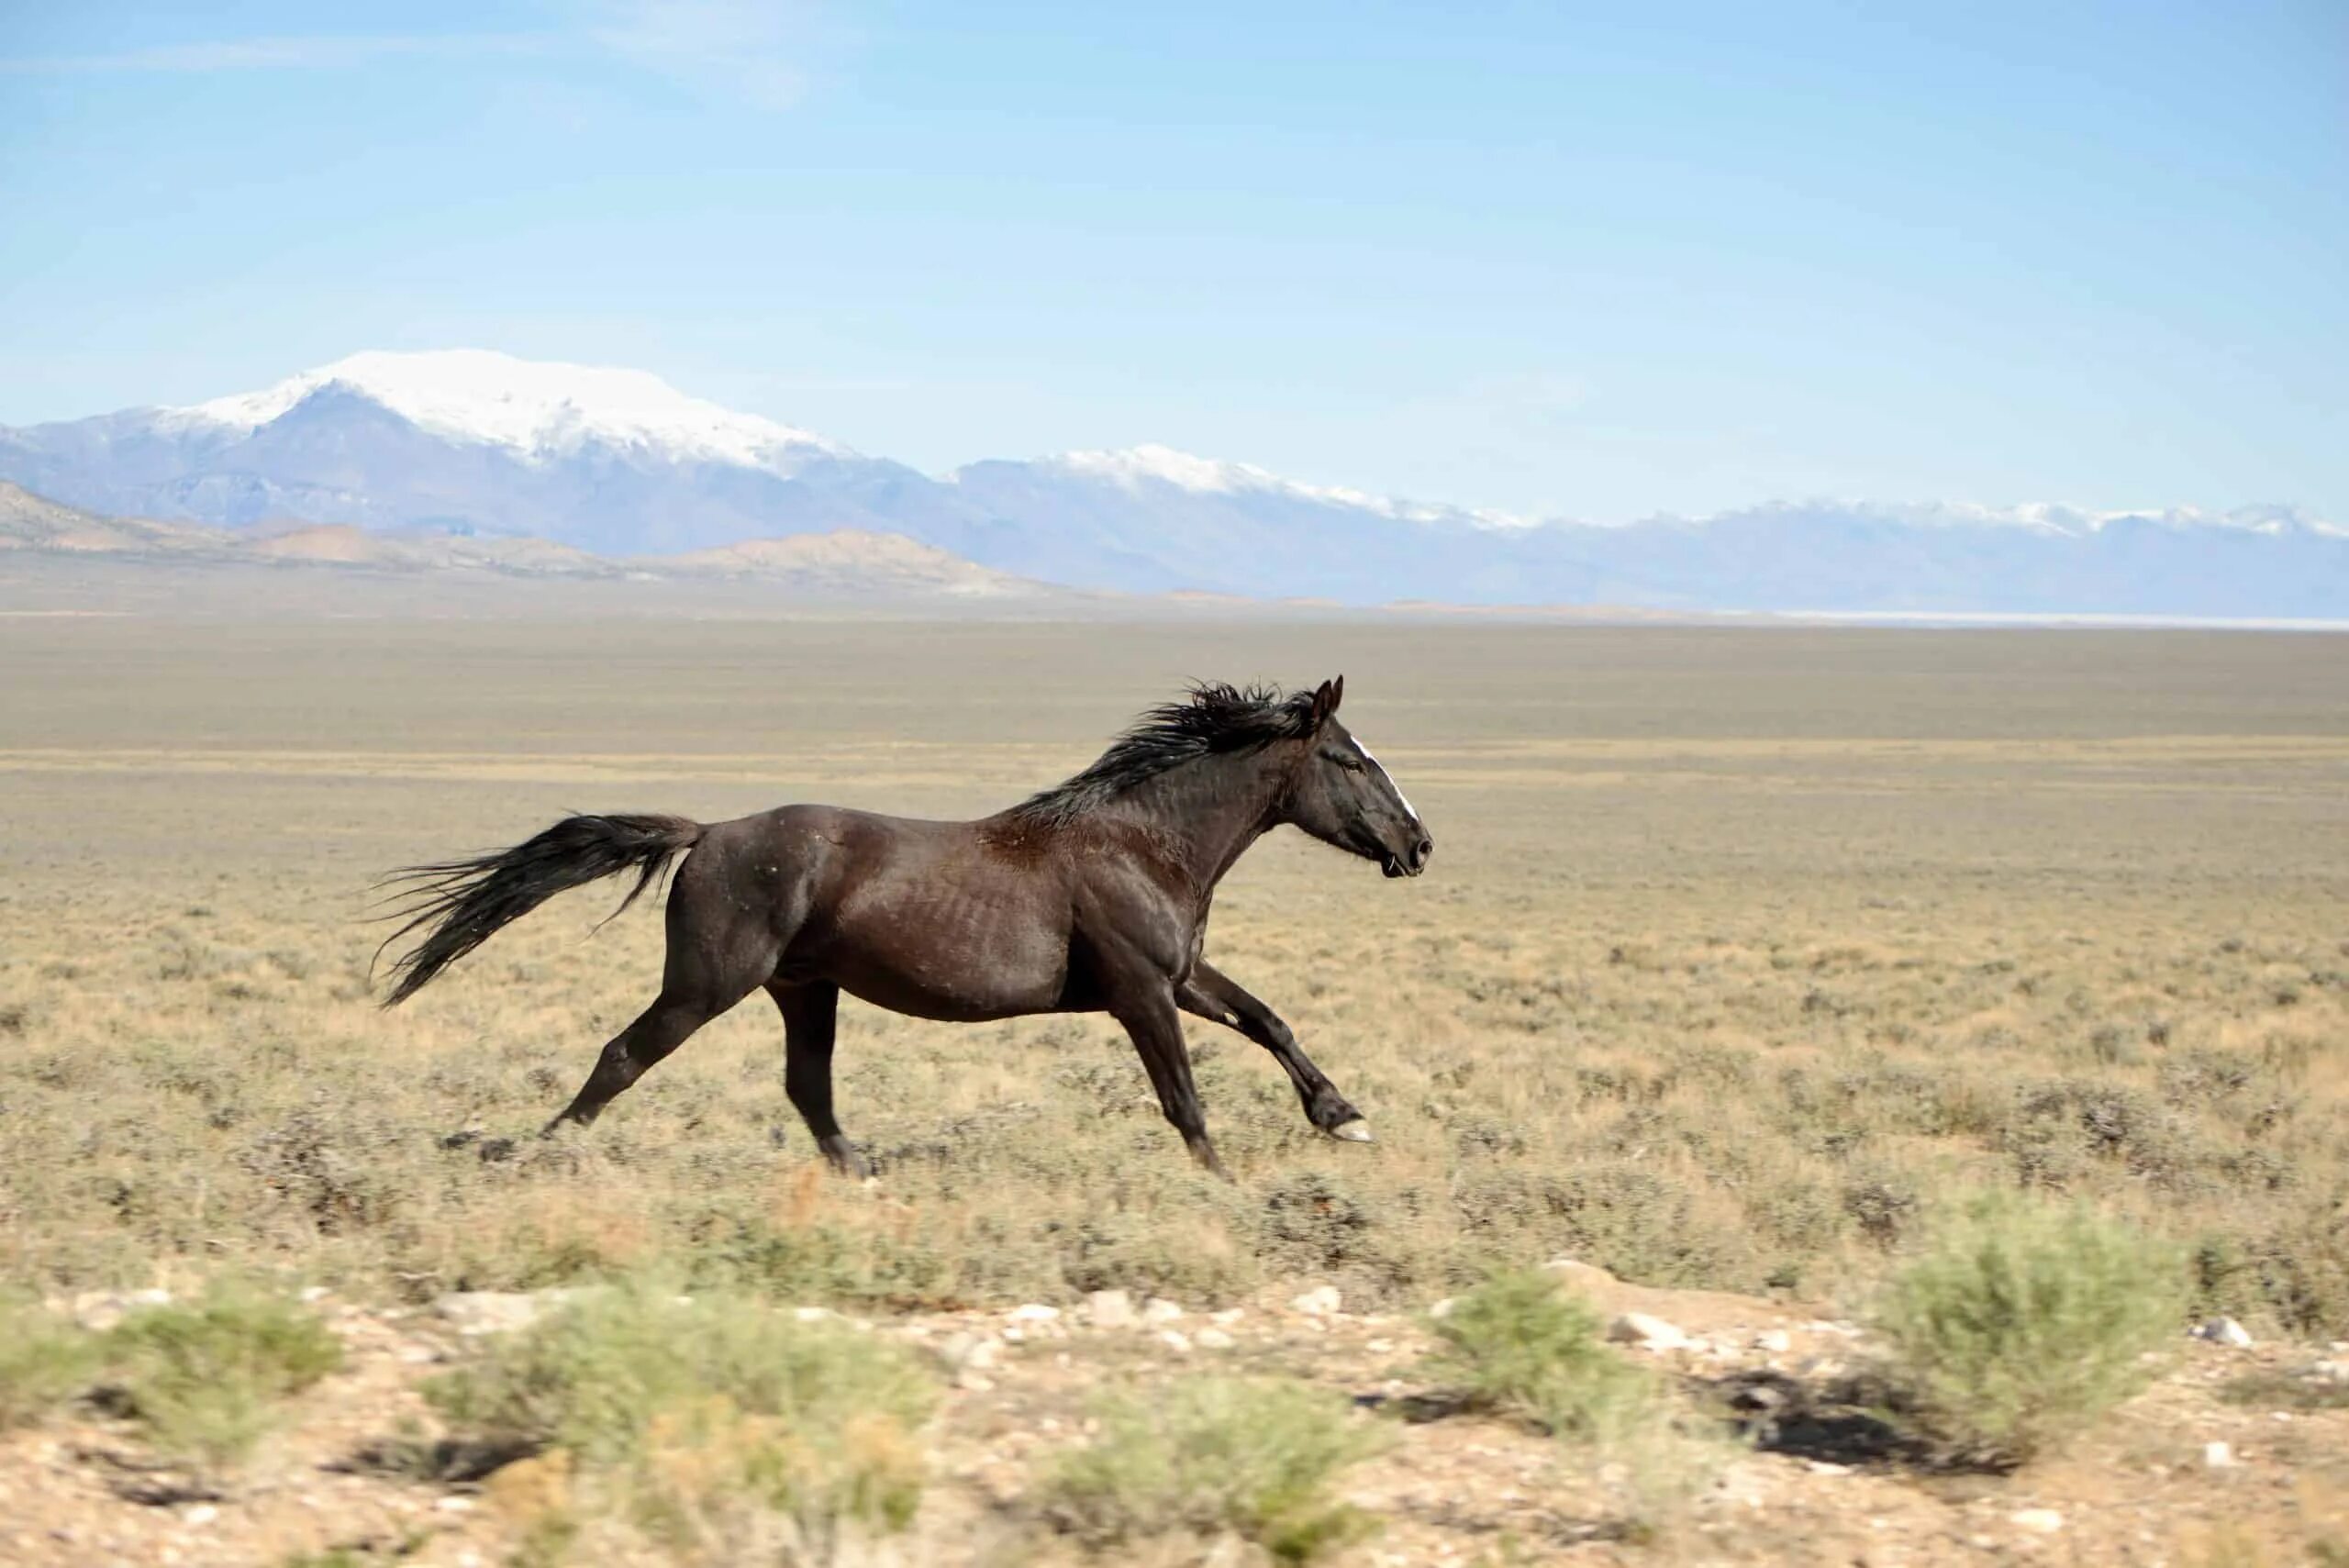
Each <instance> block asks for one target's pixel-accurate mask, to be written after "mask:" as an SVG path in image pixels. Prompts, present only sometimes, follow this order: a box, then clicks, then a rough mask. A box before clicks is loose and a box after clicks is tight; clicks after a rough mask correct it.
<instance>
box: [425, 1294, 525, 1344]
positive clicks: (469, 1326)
mask: <svg viewBox="0 0 2349 1568" xmlns="http://www.w3.org/2000/svg"><path fill="white" fill-rule="evenodd" d="M432 1309H433V1310H434V1311H435V1312H438V1313H439V1314H440V1316H441V1317H442V1318H445V1319H446V1320H447V1321H448V1323H449V1325H450V1326H451V1328H453V1329H456V1330H457V1332H458V1333H460V1334H463V1335H466V1336H468V1337H470V1336H473V1335H477V1334H510V1333H512V1332H513V1331H514V1330H515V1329H527V1328H529V1326H530V1325H531V1324H533V1323H535V1322H537V1321H538V1320H539V1311H540V1304H539V1298H538V1297H537V1296H525V1295H523V1294H522V1293H521V1292H519V1291H512V1290H461V1291H456V1292H454V1293H452V1294H451V1295H448V1296H442V1297H441V1298H440V1300H438V1301H436V1302H434V1303H433V1304H432Z"/></svg>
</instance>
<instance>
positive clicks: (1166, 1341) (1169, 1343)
mask: <svg viewBox="0 0 2349 1568" xmlns="http://www.w3.org/2000/svg"><path fill="white" fill-rule="evenodd" d="M1158 1342H1159V1343H1160V1344H1162V1345H1164V1346H1165V1347H1166V1348H1167V1349H1168V1350H1170V1351H1174V1352H1175V1354H1176V1355H1178V1356H1187V1355H1189V1354H1190V1353H1191V1340H1190V1337H1189V1336H1188V1335H1186V1334H1185V1333H1184V1332H1183V1330H1182V1329H1160V1330H1159V1331H1158Z"/></svg>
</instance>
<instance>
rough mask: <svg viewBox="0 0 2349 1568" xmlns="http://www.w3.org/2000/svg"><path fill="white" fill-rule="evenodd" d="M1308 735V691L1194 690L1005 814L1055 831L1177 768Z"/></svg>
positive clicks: (1220, 687)
mask: <svg viewBox="0 0 2349 1568" xmlns="http://www.w3.org/2000/svg"><path fill="white" fill-rule="evenodd" d="M1312 733H1313V693H1312V692H1311V691H1310V690H1306V691H1300V692H1283V691H1281V690H1279V689H1278V688H1276V687H1273V686H1256V685H1251V686H1233V685H1228V684H1224V683H1222V682H1213V683H1208V684H1199V685H1195V686H1193V687H1192V688H1191V691H1190V697H1189V700H1188V701H1186V702H1171V703H1166V704H1164V705H1163V706H1158V707H1154V708H1152V709H1151V710H1150V711H1149V712H1147V713H1145V714H1143V715H1142V716H1141V717H1139V718H1137V719H1135V720H1134V721H1133V723H1132V724H1130V725H1129V726H1127V727H1126V730H1125V733H1123V734H1122V735H1119V737H1118V738H1117V740H1113V741H1111V742H1110V743H1109V749H1108V751H1104V752H1102V753H1101V756H1100V760H1099V761H1097V762H1095V763H1094V764H1093V765H1092V766H1091V767H1088V768H1086V769H1085V771H1084V772H1083V773H1077V774H1075V775H1074V776H1073V777H1071V778H1067V779H1064V780H1063V781H1062V782H1061V783H1059V784H1054V785H1053V786H1052V788H1050V789H1047V790H1041V791H1039V792H1038V793H1037V794H1035V795H1030V796H1029V797H1028V798H1027V799H1026V800H1023V801H1021V802H1020V803H1019V805H1017V806H1013V807H1012V808H1011V809H1010V811H1008V813H1006V815H1007V816H1009V817H1014V818H1017V819H1018V820H1019V821H1020V822H1022V823H1026V824H1029V825H1030V826H1035V827H1052V828H1057V827H1061V826H1063V825H1064V824H1066V823H1069V822H1072V821H1074V820H1075V819H1076V818H1078V817H1083V816H1085V814H1086V813H1088V812H1092V811H1097V810H1098V809H1100V808H1101V807H1102V806H1106V805H1108V803H1109V802H1110V801H1112V800H1114V799H1116V798H1117V797H1118V796H1119V795H1123V794H1124V793H1125V792H1126V791H1127V790H1130V789H1131V788H1133V786H1134V785H1136V784H1140V783H1141V782H1142V781H1143V780H1144V779H1149V778H1155V777H1157V776H1158V775H1159V774H1160V773H1164V772H1165V771H1166V770H1167V769H1169V768H1172V767H1174V766H1175V765H1176V764H1178V763H1182V762H1190V761H1192V760H1193V759H1195V758H1198V757H1206V756H1211V755H1214V754H1215V753H1217V752H1222V751H1252V750H1253V749H1254V748H1256V747H1258V746H1265V745H1270V744H1271V743H1272V742H1273V741H1275V740H1306V739H1308V737H1310V736H1311V735H1312Z"/></svg>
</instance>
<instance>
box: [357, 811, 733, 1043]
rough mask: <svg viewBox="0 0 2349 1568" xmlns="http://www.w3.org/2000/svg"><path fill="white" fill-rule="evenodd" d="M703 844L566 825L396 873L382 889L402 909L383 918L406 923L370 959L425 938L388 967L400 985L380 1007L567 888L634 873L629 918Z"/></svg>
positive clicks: (680, 835)
mask: <svg viewBox="0 0 2349 1568" xmlns="http://www.w3.org/2000/svg"><path fill="white" fill-rule="evenodd" d="M701 835H702V825H701V824H700V823H698V822H690V821H687V820H686V819H685V817H564V818H563V819H562V821H560V822H558V823H556V824H555V825H554V826H553V827H551V828H548V829H547V830H546V831H545V832H543V833H540V835H539V836H538V837H537V838H535V839H531V840H527V841H525V842H523V843H519V844H517V845H515V846H514V847H513V848H512V849H510V850H503V851H499V852H498V853H496V854H494V855H481V856H478V857H476V858H474V859H473V860H467V861H442V862H439V863H438V864H435V865H420V866H407V867H405V868H403V869H402V870H399V871H396V872H394V873H392V874H391V875H390V876H388V877H386V878H384V882H383V883H382V884H381V885H382V886H384V887H385V888H389V889H391V890H392V896H393V897H394V898H395V900H397V901H398V903H399V907H397V908H396V909H394V910H393V911H392V912H391V914H390V915H389V916H388V918H390V919H394V920H402V921H405V922H406V923H405V924H404V925H402V926H401V927H400V929H398V930H396V931H394V932H393V933H392V934H391V935H390V936H389V937H387V938H385V939H384V946H383V947H381V948H378V949H376V950H375V952H376V956H377V957H379V958H380V957H382V956H383V953H384V948H389V947H391V946H392V945H393V944H394V943H396V942H398V941H401V940H404V939H406V937H407V936H408V935H409V934H410V933H411V932H414V931H418V930H421V931H423V932H424V938H423V940H421V941H419V942H417V944H416V946H415V947H414V948H413V949H412V950H410V951H408V952H406V954H404V955H402V956H401V957H400V958H399V959H398V960H397V961H396V962H394V963H393V965H392V973H393V974H395V975H396V976H397V977H398V983H397V984H395V985H394V986H393V987H392V994H391V995H388V996H386V997H384V1006H386V1007H396V1006H399V1005H400V1004H401V1003H402V1002H405V1001H406V1000H407V999H408V998H409V997H410V996H413V995H416V994H417V992H418V991H421V990H423V989H424V987H425V986H426V985H428V984H430V983H431V981H432V977H433V976H434V975H436V974H438V973H440V972H441V971H442V970H444V969H446V968H448V967H449V965H451V963H453V962H456V961H457V960H459V959H461V958H462V957H464V956H465V954H467V953H469V952H471V951H473V949H475V948H477V947H479V946H481V944H482V943H484V942H485V941H487V940H489V939H490V937H491V936H492V934H494V933H495V932H496V931H497V930H498V929H500V928H502V927H504V926H506V925H507V924H509V923H511V922H513V921H515V920H518V919H520V918H521V917H523V916H525V915H527V914H529V912H530V911H531V910H533V909H535V908H537V907H538V906H540V905H541V904H543V903H545V902H546V901H547V900H548V899H550V898H551V897H553V896H554V895H556V894H558V893H561V892H562V891H563V890H564V889H565V888H571V887H577V886H579V885H581V884H584V883H590V882H595V881H597V880H598V879H600V878H603V877H607V876H617V875H618V873H621V872H624V871H633V872H635V873H637V878H636V885H635V886H634V887H631V888H629V893H628V896H627V897H626V898H623V899H621V900H620V909H625V908H627V907H628V906H629V905H631V904H633V903H635V902H636V901H637V899H638V898H639V897H640V895H642V894H643V892H644V890H645V889H646V888H648V887H650V886H651V885H652V884H653V881H654V879H656V878H657V877H659V876H660V874H661V872H662V868H663V867H665V866H666V865H668V863H669V862H670V861H672V860H673V859H674V858H675V857H676V856H677V855H678V854H679V853H680V852H681V851H685V850H689V849H692V848H693V847H694V845H695V844H696V842H698V841H699V840H700V838H701ZM613 913H614V914H618V913H619V910H617V909H616V910H614V911H613Z"/></svg>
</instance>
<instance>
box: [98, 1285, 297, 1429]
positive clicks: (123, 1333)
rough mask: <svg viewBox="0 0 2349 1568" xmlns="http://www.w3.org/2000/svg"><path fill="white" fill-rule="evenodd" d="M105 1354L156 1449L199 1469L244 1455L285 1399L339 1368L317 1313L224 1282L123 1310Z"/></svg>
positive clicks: (272, 1423) (270, 1425) (274, 1422)
mask: <svg viewBox="0 0 2349 1568" xmlns="http://www.w3.org/2000/svg"><path fill="white" fill-rule="evenodd" d="M105 1349H106V1359H107V1361H108V1362H110V1363H111V1365H112V1367H113V1369H114V1377H115V1381H116V1384H117V1386H118V1387H119V1389H120V1391H121V1395H122V1397H123V1399H124V1401H125V1403H126V1405H127V1406H128V1409H129V1411H130V1413H131V1415H132V1416H133V1417H134V1418H136V1419H137V1420H138V1421H139V1425H140V1426H141V1427H143V1428H144V1429H145V1430H146V1435H147V1439H148V1441H149V1442H150V1444H152V1445H153V1447H154V1448H155V1450H156V1451H157V1452H159V1453H161V1454H162V1455H164V1456H166V1457H168V1458H171V1459H173V1460H177V1461H180V1462H184V1463H186V1464H189V1465H191V1466H194V1467H195V1468H196V1469H198V1470H202V1471H206V1472H217V1471H219V1470H222V1469H225V1468H227V1467H228V1466H231V1465H233V1464H235V1463H236V1462H239V1461H240V1460H243V1459H244V1458H246V1457H247V1456H248V1455H250V1453H251V1452H252V1451H253V1448H254V1447H255V1445H256V1444H258V1443H259V1442H260V1440H262V1438H263V1437H264V1436H266V1435H267V1434H268V1433H269V1432H270V1431H271V1430H272V1429H273V1428H274V1427H275V1426H276V1425H277V1422H278V1419H279V1418H280V1416H281V1414H282V1411H283V1407H284V1401H285V1400H286V1399H287V1398H288V1397H290V1396H293V1395H295V1394H298V1393H300V1392H301V1391H302V1390H304V1389H306V1388H307V1387H309V1386H310V1385H312V1384H314V1383H316V1382H317V1381H318V1379H320V1378H322V1377H324V1376H326V1375H327V1374H328V1373H330V1372H333V1371H335V1370H336V1369H337V1368H339V1367H340V1366H341V1365H342V1341H341V1340H338V1339H336V1338H335V1336H334V1332H333V1330H332V1329H328V1327H327V1326H326V1325H325V1324H324V1323H322V1322H320V1321H319V1320H318V1318H317V1314H316V1313H314V1312H311V1311H309V1310H308V1309H306V1308H305V1307H301V1306H299V1305H297V1304H295V1303H294V1302H291V1301H287V1300H285V1299H284V1298H283V1297H281V1296H273V1295H271V1294H269V1293H267V1292H265V1291H262V1290H260V1289H257V1288H255V1287H252V1286H249V1285H245V1284H238V1283H236V1282H233V1281H223V1282H216V1283H215V1284H212V1285H211V1286H210V1287H208V1288H207V1289H206V1292H205V1294H204V1295H203V1296H200V1297H198V1298H197V1299H195V1301H193V1302H189V1303H185V1304H176V1303H175V1304H173V1305H171V1306H167V1307H146V1308H144V1309H142V1310H140V1311H138V1312H135V1313H133V1314H131V1315H130V1316H129V1317H128V1318H124V1319H123V1320H122V1322H121V1323H120V1324H118V1325H117V1327H116V1328H115V1329H113V1330H112V1331H111V1332H109V1333H108V1334H107V1335H106V1341H105Z"/></svg>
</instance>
